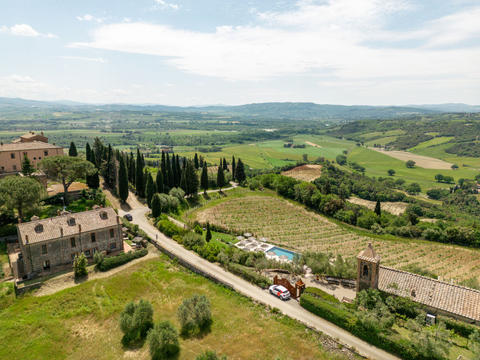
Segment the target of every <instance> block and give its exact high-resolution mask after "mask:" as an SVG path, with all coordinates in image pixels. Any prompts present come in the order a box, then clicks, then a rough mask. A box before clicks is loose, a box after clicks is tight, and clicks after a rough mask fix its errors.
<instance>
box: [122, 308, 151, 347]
mask: <svg viewBox="0 0 480 360" xmlns="http://www.w3.org/2000/svg"><path fill="white" fill-rule="evenodd" d="M152 326H153V307H152V304H150V303H149V302H148V301H146V300H140V301H139V302H138V304H135V303H134V302H129V303H128V304H127V305H126V306H125V308H124V309H123V311H122V313H121V314H120V330H122V332H123V338H122V344H123V345H128V344H130V343H132V342H134V341H137V340H140V339H143V338H145V336H147V333H148V331H149V330H150V329H151V328H152Z"/></svg>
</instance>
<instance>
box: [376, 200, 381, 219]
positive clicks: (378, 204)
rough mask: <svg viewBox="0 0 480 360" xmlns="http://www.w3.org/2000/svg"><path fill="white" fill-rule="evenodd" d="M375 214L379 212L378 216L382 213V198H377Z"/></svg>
mask: <svg viewBox="0 0 480 360" xmlns="http://www.w3.org/2000/svg"><path fill="white" fill-rule="evenodd" d="M375 214H377V216H380V215H382V209H381V206H380V200H377V203H376V204H375Z"/></svg>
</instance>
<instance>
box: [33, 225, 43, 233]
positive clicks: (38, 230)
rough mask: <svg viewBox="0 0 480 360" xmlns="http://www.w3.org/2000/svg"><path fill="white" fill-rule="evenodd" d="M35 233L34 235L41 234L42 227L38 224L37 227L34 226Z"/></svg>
mask: <svg viewBox="0 0 480 360" xmlns="http://www.w3.org/2000/svg"><path fill="white" fill-rule="evenodd" d="M35 232H36V233H41V232H43V225H42V224H38V225H37V226H35Z"/></svg>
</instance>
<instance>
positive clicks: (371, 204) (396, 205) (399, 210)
mask: <svg viewBox="0 0 480 360" xmlns="http://www.w3.org/2000/svg"><path fill="white" fill-rule="evenodd" d="M347 201H348V202H350V203H352V204H357V205H362V206H365V207H367V208H369V209H370V210H375V205H376V204H377V203H376V201H370V200H364V199H360V198H357V197H351V198H349V199H347ZM407 206H408V204H407V203H404V202H388V201H385V202H382V203H380V208H381V209H382V211H386V212H389V213H390V214H393V215H402V214H403V213H404V212H405V210H407Z"/></svg>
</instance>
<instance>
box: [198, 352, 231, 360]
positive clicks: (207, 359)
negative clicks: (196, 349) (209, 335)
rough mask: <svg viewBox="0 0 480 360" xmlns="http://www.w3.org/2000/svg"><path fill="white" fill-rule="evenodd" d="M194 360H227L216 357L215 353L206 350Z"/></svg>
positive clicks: (223, 357) (224, 357)
mask: <svg viewBox="0 0 480 360" xmlns="http://www.w3.org/2000/svg"><path fill="white" fill-rule="evenodd" d="M195 360H227V357H226V356H225V355H223V356H220V355H217V353H216V352H215V351H211V350H207V351H205V352H204V353H201V354H200V355H198V356H197V357H196V358H195Z"/></svg>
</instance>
